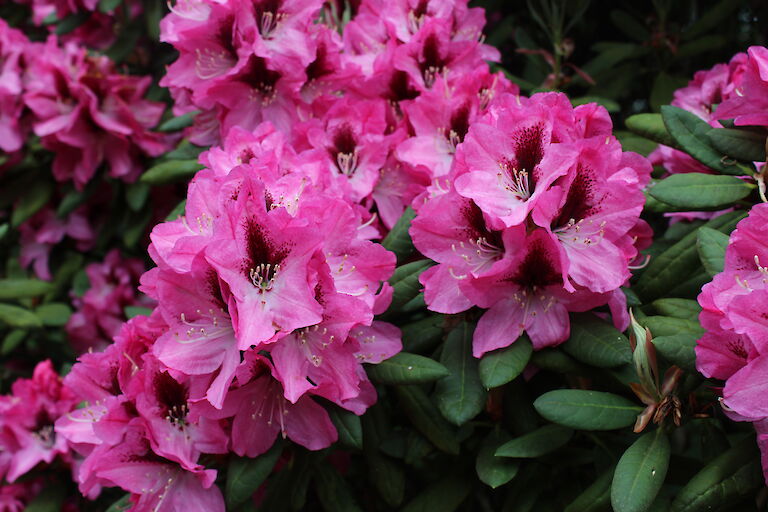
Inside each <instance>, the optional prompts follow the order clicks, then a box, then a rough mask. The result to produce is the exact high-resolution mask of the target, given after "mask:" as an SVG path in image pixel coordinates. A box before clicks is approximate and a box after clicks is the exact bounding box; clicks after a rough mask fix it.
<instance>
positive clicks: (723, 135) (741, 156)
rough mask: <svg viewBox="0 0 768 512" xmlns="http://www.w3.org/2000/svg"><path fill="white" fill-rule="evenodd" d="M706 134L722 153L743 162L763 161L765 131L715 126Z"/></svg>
mask: <svg viewBox="0 0 768 512" xmlns="http://www.w3.org/2000/svg"><path fill="white" fill-rule="evenodd" d="M707 136H708V137H709V141H710V143H711V144H712V146H714V147H715V149H717V150H718V151H721V152H722V153H723V154H726V155H728V156H729V157H731V158H735V159H736V160H742V161H744V162H765V139H766V133H765V132H764V131H763V132H755V131H752V130H743V129H742V130H737V129H733V128H717V129H714V130H712V131H710V132H709V133H708V134H707Z"/></svg>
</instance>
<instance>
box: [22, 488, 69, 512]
mask: <svg viewBox="0 0 768 512" xmlns="http://www.w3.org/2000/svg"><path fill="white" fill-rule="evenodd" d="M66 498H67V491H66V489H64V487H62V486H61V485H60V484H53V485H52V484H48V485H46V486H45V488H44V489H43V492H40V493H38V494H37V496H35V497H34V499H32V501H30V502H29V503H28V504H27V506H26V507H25V508H24V512H60V511H61V510H62V509H63V508H64V502H65V501H66Z"/></svg>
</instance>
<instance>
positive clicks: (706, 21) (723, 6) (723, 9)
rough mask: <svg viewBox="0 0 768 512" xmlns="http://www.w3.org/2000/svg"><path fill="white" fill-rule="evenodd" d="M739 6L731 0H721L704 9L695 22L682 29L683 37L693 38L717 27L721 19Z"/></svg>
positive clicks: (739, 5)
mask: <svg viewBox="0 0 768 512" xmlns="http://www.w3.org/2000/svg"><path fill="white" fill-rule="evenodd" d="M741 6H742V4H740V3H739V2H734V1H733V0H721V1H720V2H718V3H717V5H715V6H713V7H709V8H707V9H704V10H703V12H702V15H701V16H700V17H699V18H698V19H696V22H695V23H693V24H692V25H691V26H690V27H688V28H687V29H685V30H684V31H683V38H684V39H694V38H696V37H698V36H700V35H703V34H706V33H707V32H709V31H710V30H712V29H717V28H718V26H719V25H720V24H721V23H722V22H723V20H725V19H726V18H727V17H728V16H730V15H731V13H732V12H733V11H735V10H736V9H738V8H739V7H741Z"/></svg>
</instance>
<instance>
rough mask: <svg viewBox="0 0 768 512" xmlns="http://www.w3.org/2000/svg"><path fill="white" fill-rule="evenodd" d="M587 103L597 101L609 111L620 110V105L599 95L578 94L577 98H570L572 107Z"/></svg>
mask: <svg viewBox="0 0 768 512" xmlns="http://www.w3.org/2000/svg"><path fill="white" fill-rule="evenodd" d="M587 103H597V104H598V105H601V106H603V107H604V108H605V110H607V111H608V112H611V113H615V112H619V111H621V105H619V104H618V103H616V102H615V101H613V100H611V99H608V98H602V97H600V96H580V97H578V98H571V105H573V106H574V107H578V106H579V105H586V104H587Z"/></svg>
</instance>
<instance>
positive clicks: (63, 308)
mask: <svg viewBox="0 0 768 512" xmlns="http://www.w3.org/2000/svg"><path fill="white" fill-rule="evenodd" d="M35 314H36V315H37V317H38V318H39V319H40V322H41V323H42V324H43V325H46V326H49V327H62V326H64V325H66V323H67V321H68V320H69V317H70V316H71V315H72V308H70V307H69V306H68V305H67V304H62V303H60V302H52V303H49V304H43V305H42V306H40V307H38V308H37V309H36V310H35Z"/></svg>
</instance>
